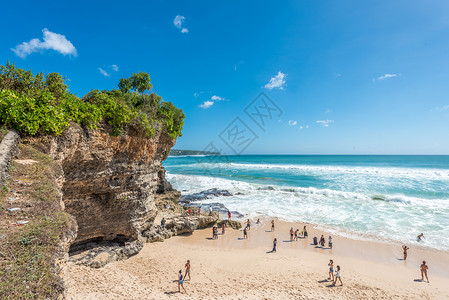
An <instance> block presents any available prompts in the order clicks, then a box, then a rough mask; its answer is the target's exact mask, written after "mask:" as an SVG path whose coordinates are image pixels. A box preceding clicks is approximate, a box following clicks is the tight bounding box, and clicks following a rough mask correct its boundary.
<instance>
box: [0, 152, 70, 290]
mask: <svg viewBox="0 0 449 300" xmlns="http://www.w3.org/2000/svg"><path fill="white" fill-rule="evenodd" d="M19 149H20V156H19V159H21V160H22V159H32V160H35V161H37V162H36V163H32V164H20V163H17V162H15V163H14V164H13V167H12V168H11V173H10V174H11V178H10V180H9V181H8V182H6V183H4V184H5V186H3V187H2V189H1V193H0V252H1V253H0V298H1V299H56V298H58V296H59V295H60V294H61V293H62V291H63V282H62V279H61V278H60V277H59V276H58V273H59V270H58V268H57V266H56V265H55V263H54V262H55V259H56V257H55V253H56V251H57V248H58V243H59V240H60V238H61V236H62V234H63V232H64V230H66V229H67V228H68V226H69V224H70V220H69V216H68V215H67V214H65V213H64V212H63V211H62V208H61V207H60V204H59V198H58V197H59V196H58V195H59V193H58V189H57V186H56V182H55V179H56V177H57V176H58V175H59V172H60V169H59V166H58V165H57V164H56V162H54V161H53V160H52V159H51V158H50V157H48V156H47V155H44V154H42V153H40V152H39V151H37V150H35V149H33V148H32V147H31V146H29V145H23V144H21V145H19ZM11 190H13V191H14V192H16V195H18V198H19V200H16V201H14V202H10V201H8V198H9V197H14V196H15V195H14V194H13V193H12V192H11ZM13 207H18V208H20V210H19V211H15V212H8V211H7V209H8V208H13ZM22 220H26V221H29V223H27V224H25V225H23V226H16V224H17V221H22Z"/></svg>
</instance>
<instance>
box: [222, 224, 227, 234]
mask: <svg viewBox="0 0 449 300" xmlns="http://www.w3.org/2000/svg"><path fill="white" fill-rule="evenodd" d="M225 229H226V223H225V222H223V224H222V225H221V234H222V235H223V234H225Z"/></svg>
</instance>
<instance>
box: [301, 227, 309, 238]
mask: <svg viewBox="0 0 449 300" xmlns="http://www.w3.org/2000/svg"><path fill="white" fill-rule="evenodd" d="M302 236H303V237H304V238H306V237H308V236H309V234H308V233H307V228H306V225H304V229H303V230H302Z"/></svg>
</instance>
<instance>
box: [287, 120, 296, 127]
mask: <svg viewBox="0 0 449 300" xmlns="http://www.w3.org/2000/svg"><path fill="white" fill-rule="evenodd" d="M296 124H298V122H297V121H294V120H290V121H288V125H290V126H295V125H296Z"/></svg>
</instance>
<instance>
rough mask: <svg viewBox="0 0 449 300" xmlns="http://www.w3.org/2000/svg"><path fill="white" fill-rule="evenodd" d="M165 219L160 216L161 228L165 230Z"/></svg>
mask: <svg viewBox="0 0 449 300" xmlns="http://www.w3.org/2000/svg"><path fill="white" fill-rule="evenodd" d="M166 222H167V221H165V217H162V220H161V227H162V230H165V223H166Z"/></svg>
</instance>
